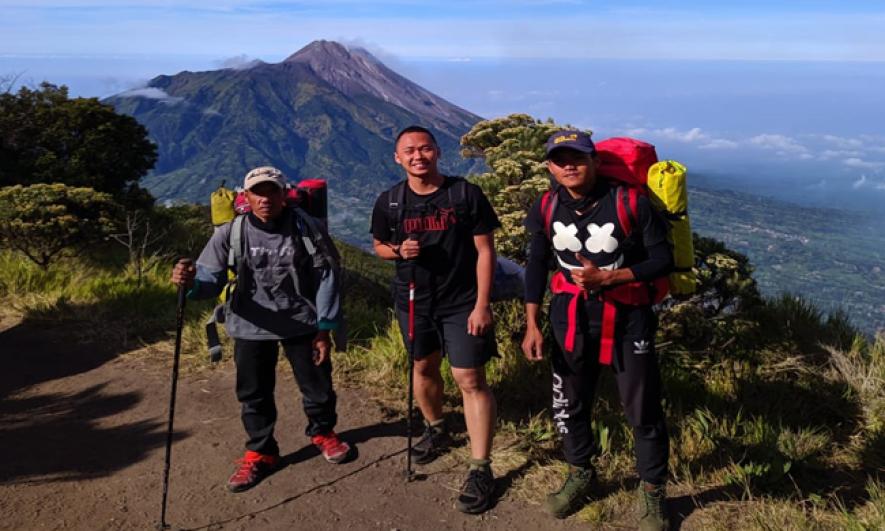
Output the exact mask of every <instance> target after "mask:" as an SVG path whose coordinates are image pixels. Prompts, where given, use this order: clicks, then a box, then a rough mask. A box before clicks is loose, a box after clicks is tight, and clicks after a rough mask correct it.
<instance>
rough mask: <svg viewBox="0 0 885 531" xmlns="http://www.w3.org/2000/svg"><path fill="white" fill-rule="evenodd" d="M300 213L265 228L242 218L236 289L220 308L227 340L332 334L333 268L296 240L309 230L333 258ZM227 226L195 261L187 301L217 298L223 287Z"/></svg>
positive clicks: (336, 314) (337, 308)
mask: <svg viewBox="0 0 885 531" xmlns="http://www.w3.org/2000/svg"><path fill="white" fill-rule="evenodd" d="M302 216H306V214H304V213H303V212H299V213H298V214H297V215H296V214H295V212H294V211H293V210H290V209H286V210H284V211H283V213H282V215H281V216H280V217H278V218H277V219H274V220H270V221H269V222H267V223H264V222H262V221H261V220H259V219H258V218H257V217H255V216H253V215H251V214H248V215H247V217H246V219H244V220H243V222H242V229H243V233H242V251H243V252H242V258H241V259H240V260H239V263H238V265H237V269H238V270H237V280H236V289H234V290H233V292H232V294H231V296H230V298H229V301H228V304H226V305H225V319H224V325H225V329H226V330H227V333H228V335H229V336H230V337H233V338H236V339H250V340H273V339H286V338H289V337H294V336H300V335H307V334H315V333H316V332H317V330H333V329H335V328H337V327H338V324H339V321H340V319H341V305H340V301H339V298H340V297H339V277H340V272H339V271H338V268H337V264H336V263H334V262H333V263H330V262H329V261H326V260H317V259H314V258H315V257H312V256H311V254H310V253H309V252H308V250H307V248H306V244H305V243H304V241H303V239H302V236H304V235H306V234H308V233H309V232H310V229H311V227H314V228H318V229H319V230H320V232H321V234H315V235H314V238H315V239H317V238H321V239H323V240H324V242H323V243H324V244H325V245H326V246H328V247H331V249H329V250H330V251H331V252H332V253H334V255H335V257H336V258H337V251H336V250H335V248H334V244H333V243H332V240H331V238H329V235H328V234H327V233H326V232H325V229H323V228H322V225H321V224H320V223H319V221H318V220H313V223H310V224H308V223H305V222H304V218H303V217H302ZM232 225H233V222H230V223H226V224H224V225H222V226H220V227H218V228H217V229H216V231H215V234H213V235H212V238H211V239H210V240H209V243H207V244H206V247H205V248H204V249H203V252H202V253H200V257H199V258H198V259H197V275H196V282H195V283H194V287H193V288H192V289H191V290H190V292H189V293H188V297H189V298H192V299H205V298H212V297H217V296H218V295H219V294H220V293H221V292H222V290H223V289H224V288H225V286H226V285H227V284H228V278H227V271H228V259H229V252H230V246H231V228H232Z"/></svg>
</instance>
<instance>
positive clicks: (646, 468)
mask: <svg viewBox="0 0 885 531" xmlns="http://www.w3.org/2000/svg"><path fill="white" fill-rule="evenodd" d="M558 306H559V307H562V308H563V309H564V307H563V305H562V304H557V303H556V301H554V304H553V305H552V308H551V321H552V324H553V332H554V336H556V344H554V346H553V347H554V348H553V354H552V357H551V359H552V364H553V417H554V422H555V424H556V429H557V431H558V432H559V433H560V435H561V436H562V440H563V451H564V453H565V458H566V461H568V462H569V463H571V464H573V465H576V466H587V465H588V464H589V462H590V458H591V457H593V456H594V455H596V454H597V452H598V448H597V445H596V440H595V437H594V436H593V432H592V431H591V428H590V420H591V410H592V407H593V400H594V397H595V394H596V388H597V384H598V380H599V375H600V373H601V372H602V367H603V366H602V365H600V363H599V344H600V335H599V328H598V327H597V326H595V325H596V324H598V323H596V322H594V320H593V319H592V317H590V319H587V315H586V314H585V315H584V317H585V319H583V323H582V325H583V326H581V327H579V330H578V334H577V336H576V338H575V348H574V351H573V352H565V351H564V349H563V348H562V345H563V344H564V338H565V327H564V326H563V320H564V319H565V317H564V316H563V315H561V312H562V310H558V309H557V307H558ZM581 310H584V308H582V309H581ZM581 313H584V312H583V311H582V312H581ZM590 313H591V314H595V312H594V311H592V310H591V311H590ZM619 314H620V315H619V319H618V325H617V327H616V330H615V338H616V340H615V352H614V355H613V359H612V365H611V367H612V370H613V372H614V375H615V382H616V383H617V386H618V394H619V396H620V399H621V405H622V406H623V408H624V413H625V415H626V417H627V422H629V424H630V426H631V427H632V428H633V438H634V441H635V452H636V470H637V472H638V473H639V477H640V478H641V479H642V480H643V481H646V482H648V483H653V484H655V485H661V484H664V483H666V481H667V459H668V457H669V454H670V441H669V436H668V434H667V425H666V423H665V421H664V412H663V408H662V407H661V375H660V371H659V369H658V360H657V355H656V354H655V349H654V336H655V330H656V328H657V321H656V318H655V315H654V313H653V312H652V310H651V309H650V308H647V307H640V308H636V307H632V308H631V307H623V308H621V309H619Z"/></svg>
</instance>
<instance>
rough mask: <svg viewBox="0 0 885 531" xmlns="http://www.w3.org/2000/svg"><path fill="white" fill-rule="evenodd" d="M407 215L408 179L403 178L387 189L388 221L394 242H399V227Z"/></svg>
mask: <svg viewBox="0 0 885 531" xmlns="http://www.w3.org/2000/svg"><path fill="white" fill-rule="evenodd" d="M405 215H406V181H405V180H402V181H400V182H398V183H397V184H395V185H393V188H391V189H390V190H388V191H387V221H388V223H389V224H390V235H391V240H392V243H397V240H398V238H397V236H398V234H399V228H400V227H402V224H403V219H404V217H405Z"/></svg>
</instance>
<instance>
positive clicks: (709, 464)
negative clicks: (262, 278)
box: [0, 245, 885, 529]
mask: <svg viewBox="0 0 885 531" xmlns="http://www.w3.org/2000/svg"><path fill="white" fill-rule="evenodd" d="M342 254H343V256H344V264H345V267H346V268H347V277H346V281H345V290H346V297H347V311H348V315H349V321H350V328H351V331H352V338H353V341H352V342H351V345H350V347H349V348H348V351H347V352H346V353H342V354H337V355H336V359H337V362H336V366H337V373H336V374H337V378H338V379H339V382H340V383H341V384H345V385H361V386H366V387H369V388H371V389H373V390H374V392H375V393H376V395H377V396H378V397H379V398H380V399H382V400H386V401H388V402H389V403H390V406H391V407H393V408H396V409H400V410H401V409H402V406H403V400H402V394H403V389H404V388H405V377H406V372H405V365H406V358H405V353H404V350H403V347H402V341H401V339H400V336H399V331H398V330H397V329H396V327H395V326H394V325H393V323H392V322H391V320H390V314H389V304H390V296H389V291H388V287H387V284H388V279H389V277H390V275H391V268H390V267H389V264H384V263H382V262H380V261H378V260H376V259H375V258H374V257H370V256H368V255H365V254H364V253H362V252H361V251H359V250H357V249H355V248H352V247H349V246H346V245H342ZM167 275H168V264H166V263H164V262H156V263H155V264H154V265H153V267H151V268H150V270H149V273H148V275H147V277H146V279H145V283H144V285H143V286H141V287H137V286H136V285H135V282H134V281H133V279H132V278H131V276H129V275H128V274H127V272H126V270H125V269H119V268H117V269H114V268H108V267H99V266H94V265H87V264H85V263H83V262H80V261H70V262H67V263H60V264H58V265H56V266H52V267H50V268H49V269H48V270H47V271H41V270H39V269H37V268H35V267H32V266H30V265H29V264H26V263H24V262H23V261H22V260H21V259H19V258H18V257H16V256H12V255H9V254H0V279H2V280H0V298H2V300H3V301H4V303H6V304H7V306H12V308H13V310H15V311H17V312H19V313H21V314H22V315H23V316H24V318H25V319H30V320H39V321H41V322H42V323H44V324H45V326H53V325H54V324H55V323H57V321H58V320H62V319H64V320H74V321H77V322H82V323H84V324H87V325H92V326H82V327H80V329H81V330H83V333H84V334H90V333H92V332H89V330H93V329H96V328H97V329H99V330H101V334H102V339H103V340H104V341H111V342H114V343H115V344H119V345H121V347H122V348H123V350H132V351H135V352H136V355H139V356H145V357H149V358H153V359H156V360H168V356H169V354H170V353H171V344H170V341H169V339H170V334H171V330H170V329H171V324H172V323H173V322H174V303H173V302H172V301H174V291H173V288H172V287H171V286H170V285H169V284H168V282H167ZM210 306H211V303H196V304H191V305H190V306H189V310H188V318H187V327H186V330H185V341H184V358H183V360H184V366H185V370H190V371H211V367H210V366H209V364H208V362H207V361H206V358H205V352H204V347H203V344H204V343H203V342H204V339H205V338H204V334H203V331H202V322H203V320H204V317H205V315H206V313H207V312H208V310H209V308H210ZM788 310H789V311H793V312H795V311H802V309H801V308H800V309H799V310H796V309H795V308H793V309H786V308H785V309H783V311H788ZM805 310H808V308H805ZM496 311H497V315H498V319H499V323H500V324H499V328H498V334H499V338H498V339H499V343H500V347H501V354H502V357H501V358H500V359H498V360H496V361H494V362H493V363H492V364H491V366H490V368H489V374H490V380H491V381H492V382H493V385H494V388H495V392H496V394H497V396H498V397H499V404H500V423H499V424H500V430H499V434H498V437H497V439H496V444H495V453H494V455H493V458H494V462H495V467H496V469H497V470H498V472H499V474H501V475H503V474H505V473H506V475H507V477H508V478H509V480H510V481H511V482H512V486H511V488H510V491H509V495H510V496H516V497H520V498H523V499H525V500H526V501H527V502H528V503H530V504H538V503H540V502H541V500H542V499H543V496H544V493H545V492H547V491H549V490H552V489H553V487H554V486H555V485H556V484H557V482H559V481H560V480H561V477H562V472H563V471H564V465H563V463H562V462H561V461H560V454H559V451H558V445H557V443H556V439H555V435H554V431H553V427H552V424H551V422H550V420H549V416H548V414H547V411H546V407H547V402H548V401H549V392H548V389H549V381H550V380H549V378H550V377H549V370H548V368H547V367H546V366H545V365H544V364H541V365H529V364H527V363H525V362H524V361H523V360H522V358H521V355H520V354H519V353H518V340H519V334H520V330H519V325H518V323H519V322H520V319H521V313H520V311H519V305H518V304H515V303H507V304H502V305H499V306H498V308H497V309H496ZM812 314H813V311H812ZM813 318H815V316H814V315H812V316H811V320H813ZM99 325H100V326H99ZM810 330H811V331H812V332H813V326H812V327H811V328H810ZM812 332H807V333H806V335H807V334H810V333H812ZM806 339H807V338H806ZM811 344H813V341H812V342H811ZM229 352H230V350H229V348H228V353H229ZM662 360H663V361H662V365H663V366H664V373H665V379H666V386H667V389H668V391H667V397H666V408H667V413H668V416H669V418H670V426H671V440H672V443H673V455H672V457H671V469H672V476H673V481H672V483H671V487H670V492H671V496H672V497H673V506H674V507H675V508H676V509H677V510H678V511H680V512H681V513H683V514H688V513H691V518H690V519H689V520H688V521H687V522H686V525H687V527H690V528H696V529H735V528H758V529H767V528H790V529H806V528H810V527H815V528H825V529H846V528H852V529H874V528H877V527H879V528H881V527H882V526H883V525H885V490H883V489H885V484H883V482H882V480H881V479H877V473H879V472H881V470H882V469H883V467H885V396H883V393H885V391H883V390H885V385H883V383H885V344H883V341H881V340H880V341H879V342H878V343H876V344H875V345H873V346H859V347H858V348H857V349H855V350H853V351H850V352H840V351H830V350H826V349H820V348H817V347H815V348H814V349H813V352H811V351H807V352H806V351H801V350H798V349H797V347H796V345H793V344H790V343H775V342H771V343H769V344H768V346H767V347H766V348H765V349H764V350H763V351H762V352H760V353H758V356H757V358H756V360H758V363H757V364H755V365H754V364H750V363H747V362H742V361H739V360H734V361H731V360H723V361H722V362H721V363H714V364H703V365H701V364H695V365H697V366H693V365H692V363H691V359H690V358H689V359H688V360H686V359H685V358H684V357H683V358H677V357H673V356H671V355H669V354H668V353H667V352H664V353H663V354H662ZM223 363H230V361H229V357H226V359H225V361H224V362H223ZM446 400H447V404H448V407H449V408H450V410H454V411H455V412H457V411H458V404H459V401H460V400H459V397H458V394H457V392H456V391H455V389H454V387H453V385H452V382H451V380H450V379H447V394H446ZM596 411H597V420H596V422H595V423H594V434H595V436H596V438H597V441H598V444H599V445H600V447H601V448H602V454H601V456H600V458H599V460H598V463H597V465H598V467H599V470H600V479H601V485H600V489H599V501H597V502H595V503H592V504H590V505H589V506H588V507H586V508H585V509H583V510H582V511H581V512H580V513H579V514H578V515H576V516H575V517H576V518H579V519H583V520H587V521H591V522H597V523H602V524H606V525H612V526H620V525H631V523H632V522H633V520H632V516H631V514H630V511H631V508H632V503H633V495H632V489H633V486H634V485H635V480H633V469H632V440H631V432H630V430H629V429H628V427H627V426H626V425H625V423H624V421H623V418H622V415H621V414H620V412H619V406H618V401H617V398H616V393H615V392H614V389H613V386H612V382H611V380H610V378H604V383H603V390H602V393H601V396H600V398H599V401H598V404H597V410H596ZM458 418H459V417H458V416H457V415H456V416H454V417H453V420H454V421H455V423H456V424H457V423H458ZM465 452H466V449H463V448H462V449H459V450H457V451H456V452H455V454H454V457H452V459H456V460H457V459H460V458H463V457H465V455H466V453H465ZM695 505H697V507H695ZM537 510H541V509H540V507H538V508H537Z"/></svg>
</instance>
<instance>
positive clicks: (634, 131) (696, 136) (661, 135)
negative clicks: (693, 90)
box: [624, 127, 739, 149]
mask: <svg viewBox="0 0 885 531" xmlns="http://www.w3.org/2000/svg"><path fill="white" fill-rule="evenodd" d="M624 133H625V134H627V135H628V136H635V137H640V138H642V137H646V138H650V139H656V140H669V141H673V142H681V143H683V144H696V145H697V146H698V147H699V148H700V149H734V148H736V147H738V145H739V144H738V142H735V141H734V140H729V139H727V138H717V137H713V136H711V135H709V134H707V133H705V132H703V131H702V130H701V128H700V127H692V128H691V129H688V130H680V129H677V128H675V127H664V128H662V129H648V128H645V127H634V128H631V129H627V130H626V131H624Z"/></svg>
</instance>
